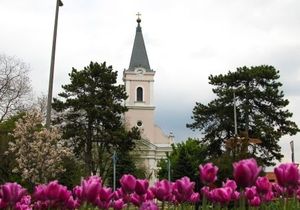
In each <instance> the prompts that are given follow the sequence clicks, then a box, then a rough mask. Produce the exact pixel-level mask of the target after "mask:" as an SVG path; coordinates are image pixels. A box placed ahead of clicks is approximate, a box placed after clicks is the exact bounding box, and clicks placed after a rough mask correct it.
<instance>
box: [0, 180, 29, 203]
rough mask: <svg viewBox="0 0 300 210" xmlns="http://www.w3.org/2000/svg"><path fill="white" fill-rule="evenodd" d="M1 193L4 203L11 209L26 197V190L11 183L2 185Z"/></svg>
mask: <svg viewBox="0 0 300 210" xmlns="http://www.w3.org/2000/svg"><path fill="white" fill-rule="evenodd" d="M0 192H1V193H0V194H1V197H2V203H6V205H8V206H10V207H13V206H14V205H15V204H16V203H17V202H19V201H20V200H21V199H22V197H23V196H25V195H26V190H25V189H24V188H23V187H22V186H21V185H19V184H17V183H10V182H8V183H5V184H4V185H2V186H1V189H0ZM2 205H3V204H2Z"/></svg>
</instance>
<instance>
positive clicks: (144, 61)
mask: <svg viewBox="0 0 300 210" xmlns="http://www.w3.org/2000/svg"><path fill="white" fill-rule="evenodd" d="M137 15H138V19H137V20H136V21H137V23H138V25H137V27H136V33H135V38H134V44H133V49H132V53H131V59H130V64H129V69H128V70H131V71H133V70H134V69H135V68H136V67H142V68H144V69H146V71H152V70H151V69H150V65H149V60H148V56H147V51H146V47H145V43H144V38H143V34H142V28H141V26H140V23H141V19H140V17H139V16H140V14H139V13H138V14H137Z"/></svg>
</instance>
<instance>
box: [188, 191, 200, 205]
mask: <svg viewBox="0 0 300 210" xmlns="http://www.w3.org/2000/svg"><path fill="white" fill-rule="evenodd" d="M199 201H200V193H197V192H194V193H193V194H192V195H191V197H190V198H189V199H188V202H191V203H197V202H199Z"/></svg>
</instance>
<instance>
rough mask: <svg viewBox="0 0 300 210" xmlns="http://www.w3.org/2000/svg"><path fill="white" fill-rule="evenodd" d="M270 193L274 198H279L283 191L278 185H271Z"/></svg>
mask: <svg viewBox="0 0 300 210" xmlns="http://www.w3.org/2000/svg"><path fill="white" fill-rule="evenodd" d="M272 192H273V193H274V196H275V197H279V196H281V195H282V194H283V192H284V190H283V188H282V187H281V186H280V185H279V184H277V183H273V184H272Z"/></svg>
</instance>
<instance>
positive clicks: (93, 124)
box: [52, 62, 139, 181]
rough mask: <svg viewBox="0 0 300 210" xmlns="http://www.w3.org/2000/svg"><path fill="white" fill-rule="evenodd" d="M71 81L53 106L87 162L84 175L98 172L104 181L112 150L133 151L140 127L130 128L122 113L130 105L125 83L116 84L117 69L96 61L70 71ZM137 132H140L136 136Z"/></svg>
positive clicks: (76, 148)
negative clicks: (126, 105)
mask: <svg viewBox="0 0 300 210" xmlns="http://www.w3.org/2000/svg"><path fill="white" fill-rule="evenodd" d="M69 76H70V84H67V85H63V86H62V88H63V92H61V93H60V94H59V96H60V99H57V98H55V99H54V103H53V104H52V106H53V109H54V110H55V111H56V112H58V115H57V117H56V119H55V123H56V124H60V126H61V127H62V128H63V132H64V134H63V138H64V139H67V140H68V141H69V144H70V146H71V147H72V148H73V149H74V153H75V154H76V156H77V157H78V158H79V159H83V160H84V163H85V166H86V168H85V174H86V175H89V174H91V173H93V174H95V173H96V172H99V173H100V175H101V176H102V178H103V179H104V181H105V180H106V178H107V177H108V176H110V175H111V174H110V171H111V170H110V169H111V166H112V154H113V150H119V149H120V150H122V151H124V152H125V151H130V150H132V149H133V148H134V147H135V144H134V141H133V140H134V139H135V138H136V137H137V135H138V136H139V132H138V130H137V129H132V130H131V131H127V130H126V129H125V127H124V125H123V123H122V115H123V113H124V112H125V111H127V108H126V107H125V106H124V104H123V102H124V100H126V98H127V95H126V92H125V87H124V85H116V82H117V72H116V71H113V69H112V67H111V66H106V63H101V64H99V63H93V62H91V63H90V65H89V66H87V67H84V69H83V70H81V71H78V70H77V69H75V68H73V69H72V72H71V73H70V74H69ZM136 134H137V135H136Z"/></svg>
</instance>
